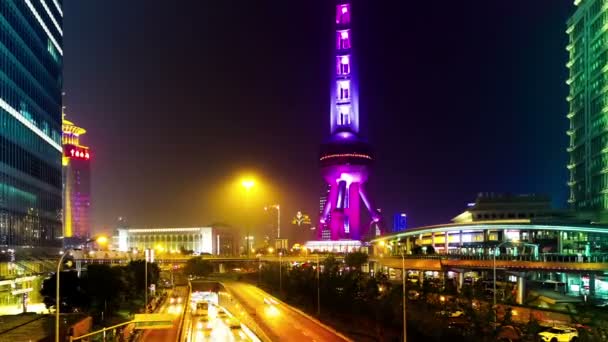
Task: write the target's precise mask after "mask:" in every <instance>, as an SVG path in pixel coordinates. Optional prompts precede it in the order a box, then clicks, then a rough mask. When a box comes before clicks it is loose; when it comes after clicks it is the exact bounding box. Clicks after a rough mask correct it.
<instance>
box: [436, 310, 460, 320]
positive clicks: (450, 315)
mask: <svg viewBox="0 0 608 342" xmlns="http://www.w3.org/2000/svg"><path fill="white" fill-rule="evenodd" d="M435 315H436V316H439V317H448V318H456V317H462V316H464V311H462V310H453V311H451V310H442V311H437V312H435Z"/></svg>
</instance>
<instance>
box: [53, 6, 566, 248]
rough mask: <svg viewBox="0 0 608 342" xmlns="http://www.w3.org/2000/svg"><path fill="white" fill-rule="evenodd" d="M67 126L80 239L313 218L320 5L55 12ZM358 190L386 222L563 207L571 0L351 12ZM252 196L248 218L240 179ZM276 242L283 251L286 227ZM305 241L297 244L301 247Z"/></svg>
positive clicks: (324, 78)
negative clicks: (540, 196)
mask: <svg viewBox="0 0 608 342" xmlns="http://www.w3.org/2000/svg"><path fill="white" fill-rule="evenodd" d="M64 7H65V8H64V14H65V16H64V32H65V37H64V38H65V39H64V42H65V48H64V51H65V54H64V57H65V59H64V63H65V80H64V81H65V82H64V88H65V91H66V93H67V95H66V96H65V98H64V104H65V105H66V106H67V110H66V112H67V113H68V118H69V119H71V120H72V121H74V122H75V123H77V124H80V125H82V126H83V127H85V128H86V129H87V130H88V133H87V134H86V135H85V136H84V137H83V139H82V140H83V142H84V143H85V144H88V145H90V146H91V148H92V149H93V153H94V160H93V171H92V172H93V189H92V191H93V198H92V205H93V207H94V209H93V210H94V215H93V217H94V229H95V230H96V231H100V230H106V231H108V232H109V231H110V229H111V228H113V227H115V224H116V218H117V217H118V216H125V217H126V218H127V219H128V222H129V223H130V224H131V225H132V226H138V227H143V226H155V227H160V226H192V225H206V224H211V223H217V222H224V223H228V224H233V225H237V226H239V225H242V222H245V217H246V215H244V213H250V215H252V217H253V218H250V219H247V222H248V224H250V225H252V226H259V227H264V226H265V225H266V226H267V225H269V223H268V222H269V220H270V219H271V218H272V217H269V214H265V213H264V211H263V210H262V206H263V205H264V204H267V203H273V202H278V203H280V204H281V205H282V209H283V210H282V215H283V217H285V218H286V219H285V220H283V227H284V230H287V229H288V227H289V226H288V219H287V218H289V217H292V216H294V214H295V212H296V211H297V210H302V211H304V212H306V213H310V214H312V216H314V219H315V220H316V218H317V212H318V205H319V204H318V203H319V195H320V193H321V190H322V189H323V183H322V180H321V177H320V175H319V168H318V163H317V160H318V152H319V144H320V143H321V142H322V140H323V139H325V138H327V135H328V130H329V128H328V126H329V124H328V121H329V77H330V75H329V73H330V71H331V70H332V67H333V58H332V50H331V49H332V46H333V45H332V44H333V32H332V31H331V21H332V20H333V11H334V7H333V1H329V0H324V1H322V0H307V1H285V0H281V1H279V0H272V1H271V0H257V1H245V0H240V1H236V0H222V1H195V0H191V1H186V0H183V1H166V0H163V1H161V0H129V1H124V0H111V1H110V0H95V1H93V0H87V1H79V0H66V1H64ZM353 11H355V16H356V18H355V21H356V27H355V31H354V33H353V36H354V39H355V43H354V44H356V46H357V47H358V53H359V55H360V57H359V61H360V62H361V64H360V65H359V66H358V67H359V71H360V75H361V85H360V91H361V119H362V123H363V128H362V130H363V133H364V135H365V136H366V137H367V138H368V139H369V140H370V142H371V143H372V144H373V146H374V150H375V151H376V164H375V166H374V170H373V174H372V176H371V180H370V184H369V187H368V188H369V190H370V193H371V194H372V195H373V196H374V197H375V200H376V202H377V204H378V206H379V207H381V208H382V210H383V212H384V213H385V216H387V219H388V220H387V221H388V224H389V225H391V224H392V222H391V221H392V219H391V217H392V214H393V213H395V212H398V211H404V212H407V213H408V216H409V220H410V222H409V223H410V226H418V225H426V224H433V223H442V222H446V221H448V220H449V219H451V218H452V217H453V216H455V215H457V214H458V213H460V212H461V211H462V210H463V209H464V208H465V207H466V203H467V202H471V201H473V200H474V198H475V196H476V194H477V193H478V192H512V193H533V192H535V193H545V194H549V195H551V196H552V197H553V199H554V203H555V205H556V206H558V207H563V206H565V202H566V198H567V187H566V184H565V183H566V180H567V170H566V168H565V165H566V160H567V154H566V151H565V150H566V146H567V136H566V134H565V130H566V129H567V125H568V123H567V119H566V113H567V104H566V100H565V97H566V95H567V91H568V89H567V86H566V85H565V80H566V78H567V69H566V67H565V63H566V61H567V54H566V51H565V46H566V41H567V36H566V34H565V28H566V24H565V23H566V20H567V18H568V16H569V15H570V14H571V13H572V12H573V11H574V6H573V5H572V0H534V1H530V0H510V1H487V0H476V1H467V2H455V1H416V2H414V1H403V0H387V1H376V0H374V1H371V0H367V1H365V0H360V1H355V7H354V8H353ZM245 171H249V172H252V173H255V174H256V175H258V178H259V181H258V182H259V183H260V185H262V184H263V186H260V187H259V191H258V193H256V194H252V197H255V200H254V199H250V202H249V203H250V204H249V207H247V208H244V205H243V203H242V202H243V198H242V196H238V194H237V193H236V191H235V190H234V188H235V186H234V184H235V181H236V180H237V179H238V177H240V175H241V174H243V172H245ZM289 229H291V230H292V232H290V235H291V236H292V237H294V232H295V231H296V228H294V227H289ZM301 236H303V235H301Z"/></svg>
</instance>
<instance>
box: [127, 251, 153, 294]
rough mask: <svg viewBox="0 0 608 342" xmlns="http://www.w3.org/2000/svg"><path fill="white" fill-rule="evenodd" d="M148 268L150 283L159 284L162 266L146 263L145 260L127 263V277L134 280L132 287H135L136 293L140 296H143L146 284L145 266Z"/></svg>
mask: <svg viewBox="0 0 608 342" xmlns="http://www.w3.org/2000/svg"><path fill="white" fill-rule="evenodd" d="M146 267H147V268H148V285H150V284H157V283H158V279H159V278H160V268H159V267H158V265H157V264H155V263H150V262H149V263H148V265H147V266H146V265H145V261H144V260H133V261H131V262H129V264H128V265H127V269H126V272H127V273H128V275H127V277H131V279H132V280H133V282H132V284H133V285H132V286H131V288H132V289H134V294H135V295H136V296H138V297H140V298H141V297H143V294H144V292H143V289H144V288H145V287H146V285H145V274H146V273H145V268H146Z"/></svg>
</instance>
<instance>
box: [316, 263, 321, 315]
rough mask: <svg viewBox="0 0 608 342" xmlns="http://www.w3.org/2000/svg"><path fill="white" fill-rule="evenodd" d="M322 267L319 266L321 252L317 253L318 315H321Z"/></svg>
mask: <svg viewBox="0 0 608 342" xmlns="http://www.w3.org/2000/svg"><path fill="white" fill-rule="evenodd" d="M320 272H321V267H319V253H317V316H318V317H321V273H320Z"/></svg>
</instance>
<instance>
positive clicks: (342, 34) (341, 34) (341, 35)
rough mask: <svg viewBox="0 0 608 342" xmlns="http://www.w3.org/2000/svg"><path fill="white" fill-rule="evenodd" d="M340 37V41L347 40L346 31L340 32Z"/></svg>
mask: <svg viewBox="0 0 608 342" xmlns="http://www.w3.org/2000/svg"><path fill="white" fill-rule="evenodd" d="M340 37H341V38H342V39H348V31H342V32H340Z"/></svg>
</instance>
